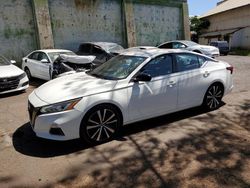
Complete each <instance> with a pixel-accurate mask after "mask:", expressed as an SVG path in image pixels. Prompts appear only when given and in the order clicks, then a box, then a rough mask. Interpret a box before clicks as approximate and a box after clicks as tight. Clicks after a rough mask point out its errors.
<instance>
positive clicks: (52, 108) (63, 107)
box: [40, 98, 82, 114]
mask: <svg viewBox="0 0 250 188" xmlns="http://www.w3.org/2000/svg"><path fill="white" fill-rule="evenodd" d="M81 99H82V98H78V99H74V100H70V101H64V102H60V103H56V104H51V105H48V106H44V107H42V108H41V109H40V112H41V113H42V114H49V113H55V112H62V111H67V110H72V109H73V108H74V106H75V105H76V104H77V103H78V102H79V101H80V100H81Z"/></svg>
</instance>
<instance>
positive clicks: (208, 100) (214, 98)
mask: <svg viewBox="0 0 250 188" xmlns="http://www.w3.org/2000/svg"><path fill="white" fill-rule="evenodd" d="M223 93H224V89H223V87H222V86H221V85H220V84H213V85H211V86H210V87H209V88H208V90H207V92H206V95H205V98H204V102H203V105H204V106H205V107H206V109H208V110H216V109H218V108H219V107H220V106H221V101H222V97H223Z"/></svg>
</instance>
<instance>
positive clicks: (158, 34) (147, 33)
mask: <svg viewBox="0 0 250 188" xmlns="http://www.w3.org/2000/svg"><path fill="white" fill-rule="evenodd" d="M181 10H182V9H181V8H179V7H169V6H162V5H148V4H134V17H135V25H136V27H135V32H136V34H137V37H136V39H137V45H154V46H156V45H158V44H160V43H162V42H165V41H169V40H175V39H182V38H183V32H184V31H183V20H182V12H181Z"/></svg>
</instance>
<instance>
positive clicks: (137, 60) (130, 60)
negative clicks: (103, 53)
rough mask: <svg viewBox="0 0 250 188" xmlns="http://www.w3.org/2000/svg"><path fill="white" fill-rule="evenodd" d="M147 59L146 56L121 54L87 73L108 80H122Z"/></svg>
mask: <svg viewBox="0 0 250 188" xmlns="http://www.w3.org/2000/svg"><path fill="white" fill-rule="evenodd" d="M145 60H146V57H140V56H126V55H120V56H116V57H114V58H112V59H110V60H109V61H107V62H106V63H104V64H102V65H101V66H99V67H97V68H95V69H93V70H92V71H88V72H87V74H89V75H91V76H94V77H97V78H102V79H107V80H121V79H125V78H127V77H128V76H129V75H130V74H131V73H132V72H133V71H134V70H135V69H136V68H137V67H138V66H139V65H140V64H141V63H143V62H144V61H145Z"/></svg>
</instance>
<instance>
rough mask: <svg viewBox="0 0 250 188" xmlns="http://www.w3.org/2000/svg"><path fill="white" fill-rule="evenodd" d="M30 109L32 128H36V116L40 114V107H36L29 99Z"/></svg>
mask: <svg viewBox="0 0 250 188" xmlns="http://www.w3.org/2000/svg"><path fill="white" fill-rule="evenodd" d="M28 111H29V117H30V125H31V126H32V128H34V126H35V121H36V118H37V116H38V115H39V108H35V107H34V106H33V105H32V104H31V103H30V101H28Z"/></svg>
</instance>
